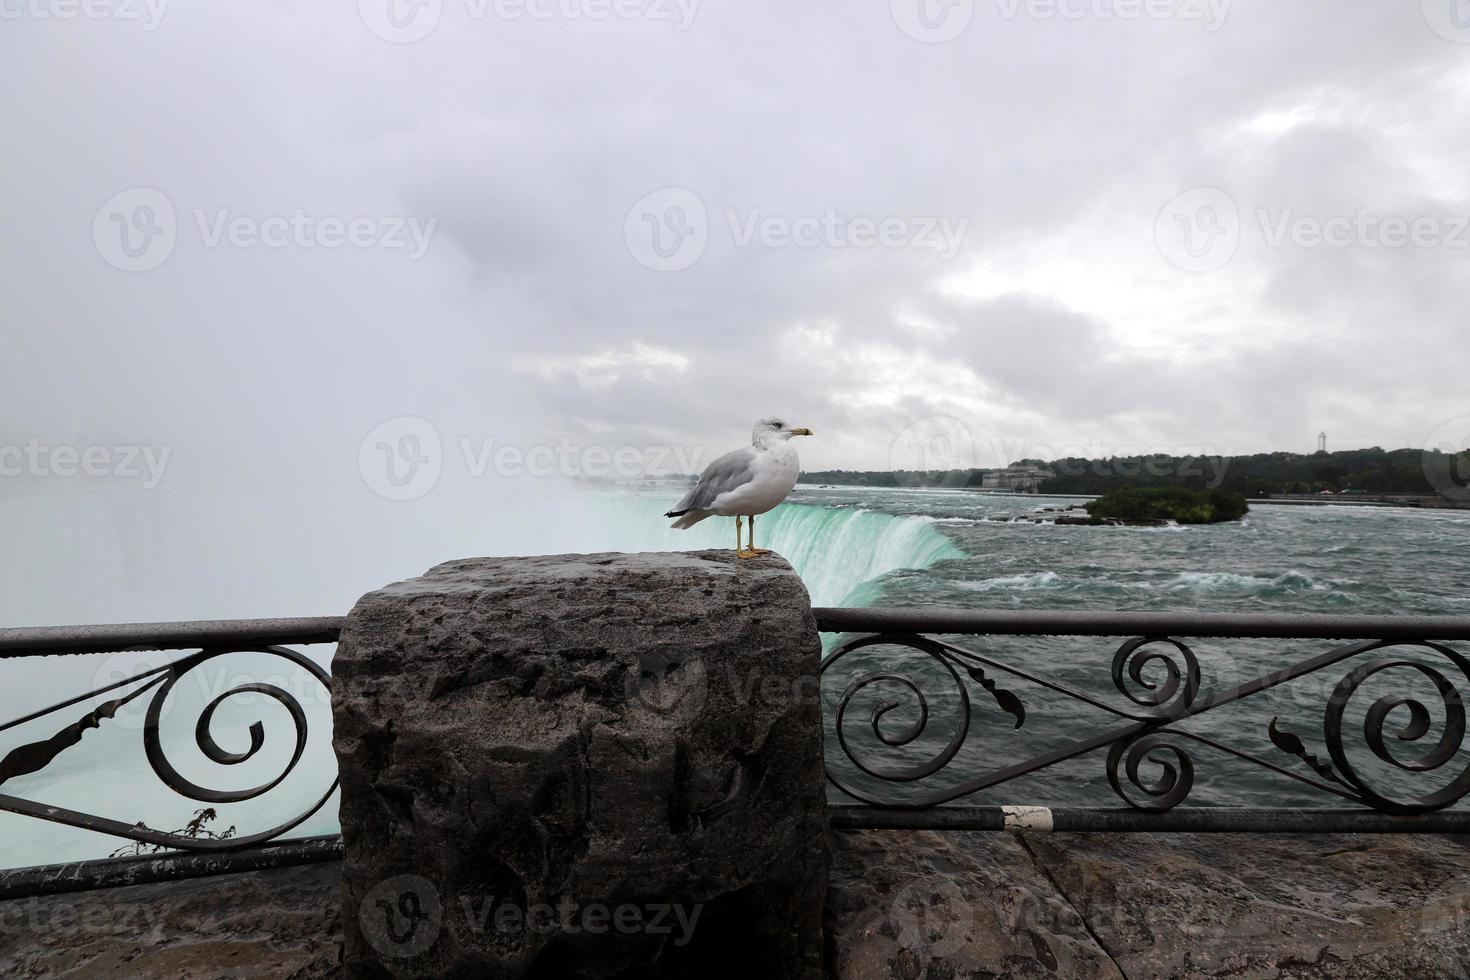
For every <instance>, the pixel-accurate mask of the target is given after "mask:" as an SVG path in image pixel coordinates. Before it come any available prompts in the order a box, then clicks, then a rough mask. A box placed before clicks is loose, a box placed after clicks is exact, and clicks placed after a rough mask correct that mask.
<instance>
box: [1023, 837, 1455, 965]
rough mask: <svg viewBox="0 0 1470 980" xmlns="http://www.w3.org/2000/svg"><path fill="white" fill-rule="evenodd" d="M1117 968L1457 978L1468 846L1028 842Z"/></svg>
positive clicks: (1299, 840) (1350, 841) (1419, 841)
mask: <svg viewBox="0 0 1470 980" xmlns="http://www.w3.org/2000/svg"><path fill="white" fill-rule="evenodd" d="M1030 844H1031V848H1032V850H1033V852H1034V853H1035V855H1036V858H1037V861H1038V863H1039V864H1040V865H1041V867H1043V868H1045V869H1046V870H1047V873H1048V874H1049V875H1050V876H1051V877H1052V878H1053V879H1054V880H1055V881H1056V882H1057V884H1058V886H1059V887H1060V888H1061V889H1062V890H1063V891H1064V892H1065V893H1066V895H1067V897H1068V899H1069V901H1070V902H1071V904H1072V905H1073V906H1074V907H1076V908H1077V910H1078V911H1079V912H1081V913H1082V915H1083V916H1084V918H1086V919H1087V921H1088V924H1089V927H1090V928H1091V930H1092V932H1093V933H1094V934H1095V935H1096V936H1097V938H1098V941H1099V943H1101V944H1102V945H1103V947H1104V948H1106V949H1107V951H1108V954H1109V955H1110V956H1111V957H1112V958H1113V961H1114V962H1115V963H1117V964H1118V966H1119V967H1121V968H1122V970H1123V972H1124V973H1125V974H1128V975H1129V976H1140V975H1149V976H1200V977H1224V976H1229V977H1365V978H1366V977H1403V978H1405V980H1407V978H1414V977H1467V976H1470V841H1467V840H1466V839H1465V838H1462V837H1435V836H1409V835H1394V834H1385V835H1380V836H1374V835H1369V834H1357V835H1354V834H1322V835H1315V834H1313V835H1291V836H1285V835H1280V836H1278V835H1269V836H1267V835H1249V834H1218V835H1199V836H1194V837H1189V836H1185V835H1176V834H1170V835H1155V834H1115V835H1103V834H1067V835H1060V834H1059V835H1055V836H1053V837H1033V838H1031V839H1030Z"/></svg>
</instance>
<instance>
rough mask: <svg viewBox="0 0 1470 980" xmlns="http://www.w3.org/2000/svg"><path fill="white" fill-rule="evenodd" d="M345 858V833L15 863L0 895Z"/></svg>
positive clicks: (0, 877) (1, 880) (0, 883)
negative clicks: (193, 850) (226, 848)
mask: <svg viewBox="0 0 1470 980" xmlns="http://www.w3.org/2000/svg"><path fill="white" fill-rule="evenodd" d="M341 857H342V835H341V834H326V835H324V836H321V837H303V838H301V839H300V840H293V841H281V842H278V843H275V844H266V845H264V846H261V847H251V848H246V849H245V850H242V851H231V852H230V853H228V854H159V855H156V856H145V857H127V858H108V859H105V860H101V861H72V862H69V863H67V864H50V865H44V866H41V867H35V868H15V869H13V870H9V871H0V900H4V899H9V898H20V897H31V896H36V895H59V894H62V893H65V892H81V891H90V890H92V889H94V888H121V887H126V886H128V885H147V884H152V883H154V882H159V881H180V880H182V879H185V878H204V877H208V876H210V875H225V874H239V873H241V872H246V871H265V870H267V869H270V868H284V867H290V866H292V865H298V864H319V863H321V862H324V861H337V860H340V859H341Z"/></svg>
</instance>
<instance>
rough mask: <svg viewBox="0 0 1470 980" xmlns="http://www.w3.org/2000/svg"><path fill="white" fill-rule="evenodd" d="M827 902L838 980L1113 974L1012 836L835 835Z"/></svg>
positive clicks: (931, 833)
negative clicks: (830, 886) (840, 979)
mask: <svg viewBox="0 0 1470 980" xmlns="http://www.w3.org/2000/svg"><path fill="white" fill-rule="evenodd" d="M827 902H828V906H827V936H828V943H829V947H828V959H829V961H830V962H831V963H832V964H833V965H834V968H835V969H834V972H835V973H836V975H837V976H838V977H840V978H842V980H859V978H862V980H870V978H882V977H893V978H903V980H918V978H920V977H934V978H950V977H1050V976H1063V977H1089V978H1091V977H1115V978H1116V977H1121V976H1122V974H1121V973H1119V971H1118V968H1117V967H1116V966H1115V965H1114V964H1113V962H1112V960H1110V959H1109V958H1108V955H1107V953H1106V952H1105V951H1103V950H1102V949H1101V948H1099V946H1098V945H1097V942H1096V941H1095V940H1094V939H1093V938H1092V936H1091V935H1089V933H1088V931H1087V926H1086V924H1085V923H1084V922H1083V921H1082V917H1081V916H1079V915H1078V914H1077V911H1076V910H1075V909H1073V908H1072V906H1071V905H1070V904H1068V902H1067V899H1066V897H1065V896H1063V895H1062V894H1061V893H1059V892H1058V891H1057V889H1056V887H1055V886H1054V885H1052V883H1051V882H1050V881H1049V880H1048V879H1047V877H1046V874H1045V872H1043V871H1042V870H1041V869H1040V868H1038V867H1037V866H1036V864H1035V863H1034V862H1033V861H1032V859H1031V856H1030V854H1029V853H1028V852H1027V850H1026V848H1025V846H1024V845H1023V843H1022V842H1021V841H1020V840H1019V839H1018V838H1017V837H1015V836H1014V835H1012V834H1001V833H981V832H974V833H955V832H946V833H938V832H934V831H863V832H859V833H846V832H844V833H838V834H834V835H833V866H832V888H831V891H830V892H829V893H828V897H827Z"/></svg>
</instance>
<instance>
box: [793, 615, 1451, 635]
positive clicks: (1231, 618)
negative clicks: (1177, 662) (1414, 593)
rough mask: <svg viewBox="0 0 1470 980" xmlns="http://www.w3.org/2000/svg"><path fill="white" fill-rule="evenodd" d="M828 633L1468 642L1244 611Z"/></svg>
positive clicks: (1402, 620)
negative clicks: (1244, 612)
mask: <svg viewBox="0 0 1470 980" xmlns="http://www.w3.org/2000/svg"><path fill="white" fill-rule="evenodd" d="M812 612H813V613H814V614H815V615H816V618H817V629H819V630H821V631H823V632H826V633H941V634H951V635H960V634H977V635H981V634H984V635H1012V636H1188V637H1201V638H1205V637H1231V638H1246V637H1265V638H1275V639H1294V638H1300V639H1323V640H1337V639H1351V640H1370V639H1371V640H1467V639H1470V616H1318V615H1311V616H1306V615H1303V616H1295V615H1284V614H1281V615H1278V614H1268V615H1256V614H1243V613H1191V612H1183V613H1167V612H1160V613H1153V612H1073V611H1068V612H1025V611H1010V610H995V611H989V610H987V611H983V612H977V611H974V610H969V609H945V608H938V607H936V608H928V607H923V608H913V607H910V608H903V609H883V608H876V609H825V608H817V609H813V610H812Z"/></svg>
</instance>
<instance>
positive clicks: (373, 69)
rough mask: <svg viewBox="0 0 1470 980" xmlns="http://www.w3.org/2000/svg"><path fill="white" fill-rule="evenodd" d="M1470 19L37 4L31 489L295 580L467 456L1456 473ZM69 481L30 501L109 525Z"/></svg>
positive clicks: (1264, 4) (15, 322) (7, 397)
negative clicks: (774, 420)
mask: <svg viewBox="0 0 1470 980" xmlns="http://www.w3.org/2000/svg"><path fill="white" fill-rule="evenodd" d="M1459 2H1460V6H1459V7H1458V8H1457V7H1456V5H1455V4H1456V0H1443V2H1441V0H1425V3H1424V4H1423V6H1422V8H1421V5H1420V3H1419V2H1418V0H1403V2H1395V3H1384V2H1381V0H1312V2H1297V3H1282V2H1279V0H1236V2H1234V3H1230V2H1228V0H1177V2H1172V0H1147V2H1145V0H1136V2H1130V0H1113V2H1108V0H1059V2H1058V3H1048V2H1045V0H1029V2H1028V0H975V2H970V0H952V2H950V3H949V4H948V5H946V4H945V3H943V2H941V0H892V2H891V3H889V2H871V3H852V2H850V0H827V2H806V3H765V4H757V3H733V2H728V0H704V2H697V3H696V2H695V0H682V2H679V0H615V2H614V0H604V2H599V0H581V2H580V3H579V2H577V0H498V2H495V0H483V2H482V0H420V2H418V3H409V2H406V0H362V2H361V3H354V2H347V0H339V2H335V3H331V4H298V3H287V2H260V3H251V4H238V5H220V4H208V5H201V4H182V3H179V4H176V5H175V4H164V3H161V2H160V0H153V3H152V4H151V5H149V4H148V3H145V2H144V0H89V3H88V4H87V5H86V6H75V5H69V4H68V3H67V2H66V0H0V15H3V16H0V78H3V80H4V83H5V91H6V92H7V93H8V94H7V96H6V98H5V99H4V100H3V101H0V133H3V138H4V147H5V149H4V153H3V156H0V160H3V164H0V166H3V171H0V176H3V182H0V202H3V206H0V211H3V214H4V216H5V228H6V235H5V236H4V241H3V245H0V249H3V254H0V291H3V307H0V316H3V339H4V349H3V353H4V356H3V357H0V446H9V447H24V446H25V445H27V443H30V442H33V441H34V442H35V443H36V444H37V445H39V446H40V447H42V449H44V450H49V451H51V452H54V449H55V447H56V446H61V445H69V446H73V447H76V448H77V450H78V451H79V452H84V451H85V450H86V449H88V448H90V447H94V446H100V447H103V448H104V449H106V451H107V452H106V454H105V458H104V455H97V456H96V458H95V459H94V461H93V462H94V463H95V465H96V466H97V467H98V469H99V472H100V471H102V470H109V472H113V474H114V476H115V475H116V471H117V470H119V469H120V468H122V467H123V464H124V460H123V459H122V458H121V456H120V455H119V454H117V453H116V451H115V450H116V449H117V448H118V447H126V446H131V447H138V448H139V449H140V450H141V449H147V450H149V451H151V452H153V453H154V462H155V464H156V463H158V462H159V460H160V454H162V453H163V452H164V451H167V452H169V453H170V456H169V458H168V460H167V461H166V469H167V477H166V478H164V482H165V484H167V485H168V486H169V487H171V488H172V492H173V493H174V494H175V495H176V496H175V497H173V498H170V499H172V500H175V501H177V502H178V506H180V507H182V506H197V502H198V501H200V500H204V499H207V498H206V496H205V495H206V494H207V493H216V494H222V495H229V494H240V493H247V492H248V493H250V494H256V495H257V496H256V497H254V498H252V499H258V500H260V501H264V502H266V503H262V504H261V505H260V507H263V508H267V510H266V511H263V512H264V513H268V514H270V515H284V514H289V515H290V517H289V518H286V517H282V518H280V519H279V520H277V519H276V518H275V517H274V516H272V517H271V519H270V520H269V521H267V520H265V519H263V518H262V519H260V520H258V521H256V522H254V523H252V522H250V521H246V522H245V523H244V524H236V525H235V529H236V533H237V534H239V535H244V536H248V535H252V534H257V533H261V534H263V533H266V531H264V530H262V529H261V528H260V527H258V526H257V524H260V525H264V524H267V523H270V524H271V525H272V526H273V527H275V528H276V530H275V532H274V533H276V534H279V535H283V536H284V535H286V534H288V533H292V534H294V533H296V532H297V531H298V530H300V531H302V532H303V533H304V532H305V530H308V529H309V528H307V526H308V525H311V524H315V523H322V522H326V523H330V522H331V521H332V520H334V519H339V520H341V521H344V522H345V521H346V520H347V518H345V517H341V518H334V515H336V514H338V513H342V512H347V511H350V510H351V509H352V508H353V507H354V506H357V505H359V504H360V503H361V501H359V498H362V501H366V502H367V503H361V506H364V507H366V506H368V504H374V505H376V504H377V503H379V502H380V501H379V499H378V498H380V497H383V496H384V495H385V494H386V496H388V497H391V496H393V494H394V493H395V492H396V491H395V489H394V488H392V487H384V486H374V485H372V484H373V480H372V479H370V478H369V477H368V476H367V475H366V474H365V470H366V469H370V468H371V460H372V459H373V458H374V454H376V453H378V452H380V451H381V452H383V453H385V454H386V456H385V461H386V460H387V458H388V457H395V458H396V457H403V458H405V459H407V458H408V457H410V456H414V455H415V454H416V453H418V454H420V455H422V453H421V451H422V450H424V449H425V442H426V440H429V441H432V440H433V439H437V440H438V442H439V447H440V448H439V451H438V452H439V455H440V456H441V457H442V459H439V460H437V465H438V466H439V469H440V470H441V471H442V474H443V478H444V480H445V481H452V480H453V479H455V478H462V477H464V476H465V472H466V469H467V467H471V466H472V465H473V457H474V455H475V454H478V458H480V459H481V460H485V459H488V458H489V457H488V456H486V449H487V446H489V447H490V448H491V449H492V450H493V449H494V448H498V447H501V446H505V445H509V446H512V447H515V448H516V449H517V450H518V451H520V452H528V451H530V450H531V449H532V448H534V447H536V446H556V445H570V446H572V447H574V450H573V452H572V459H573V463H572V464H564V463H558V464H556V465H557V466H558V468H559V469H560V470H561V471H562V472H563V475H566V473H565V471H566V470H568V469H569V468H571V469H575V468H577V467H584V468H587V467H586V462H587V461H586V460H585V458H583V456H582V455H579V454H585V452H586V451H587V449H586V447H589V446H598V447H604V448H606V449H607V450H609V451H615V450H617V449H619V448H622V447H634V448H635V449H636V450H637V451H638V452H639V453H640V454H641V455H640V456H639V459H640V460H643V461H644V462H645V463H649V464H650V465H653V464H666V463H667V459H668V457H667V456H665V455H663V454H664V452H665V451H666V450H673V451H678V452H684V453H686V454H687V455H689V456H690V457H691V458H693V459H695V460H696V461H698V460H701V459H702V460H705V461H707V459H708V458H710V456H711V455H713V454H714V453H717V452H722V451H724V450H726V449H729V448H734V447H735V446H736V445H739V444H741V443H742V442H743V441H744V440H745V439H747V438H748V433H749V431H750V425H751V422H752V421H753V420H754V419H755V418H757V417H759V416H761V415H766V414H780V415H782V416H784V417H785V418H786V419H788V420H789V421H791V422H792V423H795V424H799V425H806V426H808V427H810V428H812V429H814V430H816V432H817V437H816V438H815V439H812V440H807V441H804V442H803V444H802V446H801V449H802V451H803V462H804V465H805V467H806V468H808V469H821V468H829V467H844V468H888V467H890V466H899V467H901V466H911V465H915V464H916V463H928V464H930V465H944V464H956V465H966V464H969V463H975V464H980V465H988V464H996V463H1004V462H1007V461H1009V460H1011V459H1016V458H1020V457H1022V456H1057V455H1063V454H1069V453H1076V452H1079V451H1084V452H1086V453H1087V454H1089V455H1107V454H1109V453H1115V452H1117V453H1122V452H1127V451H1139V450H1149V449H1164V450H1173V451H1178V452H1187V451H1192V450H1198V449H1209V450H1213V451H1216V452H1231V451H1234V452H1250V451H1264V450H1271V449H1290V450H1298V451H1310V450H1312V449H1313V448H1315V438H1316V434H1317V432H1318V431H1319V430H1321V429H1326V430H1327V431H1328V433H1329V444H1330V447H1331V448H1348V447H1350V446H1358V445H1372V444H1379V445H1383V446H1385V447H1394V446H1405V445H1409V446H1419V445H1423V444H1424V442H1425V440H1426V439H1427V438H1428V437H1429V436H1430V435H1431V433H1433V432H1434V431H1435V430H1436V429H1438V428H1439V427H1441V426H1442V425H1443V424H1445V423H1447V422H1449V421H1450V420H1452V419H1455V418H1456V417H1459V416H1462V415H1463V414H1464V413H1465V412H1466V411H1467V409H1466V403H1465V357H1464V355H1465V351H1466V343H1465V340H1464V331H1465V329H1466V315H1465V309H1466V302H1465V297H1466V294H1467V285H1470V230H1467V228H1466V227H1465V224H1466V217H1465V216H1466V215H1470V196H1467V182H1466V164H1465V161H1466V160H1467V159H1470V126H1467V125H1466V120H1467V119H1470V10H1467V9H1465V7H1466V6H1467V5H1466V4H1464V2H1463V0H1459ZM1456 14H1459V15H1461V16H1460V18H1459V19H1458V20H1457V19H1456V18H1455V15H1456ZM1461 23H1464V24H1465V25H1466V26H1465V27H1464V28H1461V27H1459V26H1458V25H1459V24H1461ZM405 417H407V418H408V419H409V421H403V419H404V418H405ZM395 420H396V421H395ZM413 420H422V422H419V421H413ZM425 425H427V427H428V428H427V429H426V428H425ZM385 426H386V428H384V427H385ZM375 433H376V434H375ZM405 437H408V438H409V440H410V441H407V442H405V441H404V439H405ZM491 440H493V443H491V442H489V441H491ZM466 447H468V449H469V450H471V451H472V452H471V453H468V454H467V453H466ZM564 451H565V450H564ZM37 452H38V453H40V452H41V450H37ZM654 456H659V457H660V458H659V459H656V460H654V459H652V457H654ZM674 458H675V459H677V457H674ZM5 462H6V460H5V459H0V464H4V463H5ZM11 462H12V463H14V462H15V457H14V454H12V456H11ZM144 463H146V457H144V456H142V455H141V453H140V456H139V461H137V463H136V466H135V468H138V467H141V469H138V473H139V475H138V476H136V477H132V476H129V475H127V471H126V470H124V471H123V476H122V479H123V481H124V482H126V481H127V480H133V481H134V482H135V483H140V484H141V483H145V482H146V481H147V479H148V477H147V473H148V470H147V468H146V466H144ZM58 464H60V468H62V469H64V468H65V467H66V466H67V460H66V459H65V458H63V459H61V460H57V459H55V458H54V457H44V458H42V461H41V462H40V463H36V462H33V461H32V462H27V463H25V466H26V468H27V469H26V473H25V474H23V478H22V479H21V480H20V481H14V480H12V481H11V483H10V484H9V486H8V487H7V492H9V493H10V496H11V498H13V499H14V498H17V497H20V496H25V497H27V499H29V500H31V502H32V503H31V506H40V505H38V504H36V503H35V501H36V500H37V499H41V498H44V499H46V500H51V501H54V500H56V499H73V498H80V497H83V496H86V495H87V494H90V493H91V492H92V491H91V489H90V484H89V485H85V486H83V485H81V484H77V483H63V482H60V481H57V480H56V479H54V477H55V474H56V471H57V470H58ZM72 465H73V466H75V465H77V464H76V463H74V462H73V463H72ZM640 465H643V464H642V463H640ZM48 467H49V469H48ZM38 468H39V469H40V470H44V471H45V473H46V474H49V476H50V477H51V479H50V481H49V482H44V481H42V482H37V480H35V479H30V478H34V477H36V476H37V470H38ZM674 468H678V467H677V466H675V467H674ZM160 469H161V467H160ZM491 470H492V471H493V472H495V473H497V474H499V475H501V476H505V475H507V472H508V473H509V475H511V476H514V470H515V465H514V459H513V458H511V459H501V460H500V461H499V462H495V463H492V464H491ZM573 475H574V474H573ZM379 482H381V481H379ZM365 483H366V484H367V485H366V486H365ZM17 486H24V487H25V489H24V491H18V490H16V487H17ZM455 492H456V491H455V490H453V489H450V490H445V489H444V486H442V485H441V486H440V487H439V489H438V490H437V491H436V493H438V494H439V496H440V498H441V506H442V505H443V498H445V495H446V494H448V495H449V496H450V497H452V496H453V494H454V493H455ZM69 495H70V496H69ZM93 496H95V495H93ZM88 499H89V500H90V499H92V498H91V497H88ZM466 499H470V492H469V491H466ZM47 506H48V507H49V508H50V509H48V510H47V511H46V513H47V514H48V515H50V517H51V518H54V519H63V518H68V517H73V516H75V511H73V510H68V509H66V508H67V507H69V506H70V505H52V504H48V505H47ZM56 506H61V507H62V509H61V510H57V509H56ZM89 506H91V505H89ZM109 506H110V507H111V508H112V513H113V514H114V517H115V514H116V511H117V505H116V504H109ZM130 506H131V505H130ZM136 506H137V508H138V510H139V512H140V513H143V514H144V515H145V516H146V517H147V520H162V519H163V518H161V517H158V516H157V515H154V514H152V511H151V510H150V508H151V507H153V506H154V505H151V504H138V505H136ZM211 506H212V505H211ZM241 507H242V508H243V509H240V510H239V511H238V512H231V515H230V520H231V521H232V522H234V521H239V520H242V518H241V514H243V513H245V511H246V510H249V509H250V508H253V507H255V505H254V504H251V505H250V507H249V508H246V507H244V505H241ZM169 513H170V514H174V513H175V512H174V511H170V512H169ZM218 514H219V510H218V509H217V508H216V509H213V510H210V512H209V513H206V514H204V515H202V516H200V517H199V518H198V523H200V524H201V525H204V524H210V523H211V521H214V520H215V518H217V517H218ZM212 515H213V516H212ZM257 516H258V515H257ZM109 519H111V518H109ZM170 519H172V517H170ZM414 519H418V518H417V517H415V518H414ZM140 520H142V518H140ZM393 520H395V521H399V522H400V525H401V523H402V521H404V520H405V518H403V517H402V515H401V514H399V515H398V516H396V517H394V518H393ZM144 523H146V521H145V522H144ZM282 523H284V524H285V525H287V526H288V528H289V529H290V530H289V532H288V531H283V530H281V529H280V525H281V524H282ZM345 526H346V525H345V524H344V525H343V527H345ZM338 530H342V528H340V527H339V528H338ZM399 532H400V533H403V534H405V535H411V533H412V528H411V527H408V526H406V525H403V526H400V527H399ZM146 539H147V535H146V534H144V535H142V537H141V538H140V540H146ZM31 546H32V547H36V548H39V547H42V544H40V543H37V541H35V540H33V541H32V542H31ZM118 547H121V548H128V547H133V548H134V549H135V550H136V548H138V547H142V545H129V544H126V543H124V544H122V545H118ZM214 557H216V558H217V556H214ZM262 562H263V559H262ZM215 563H216V564H217V563H218V562H217V561H216V562H215ZM262 567H264V565H263V564H257V565H252V566H251V570H254V571H257V572H258V571H259V569H260V568H262ZM401 571H402V572H403V574H410V573H412V572H416V571H418V569H417V568H405V569H402V570H401ZM222 588H223V586H222ZM211 608H213V607H211ZM106 611H109V610H99V613H100V612H106ZM269 611H273V610H258V611H257V614H263V613H265V612H269ZM128 618H140V617H138V616H132V617H128Z"/></svg>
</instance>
